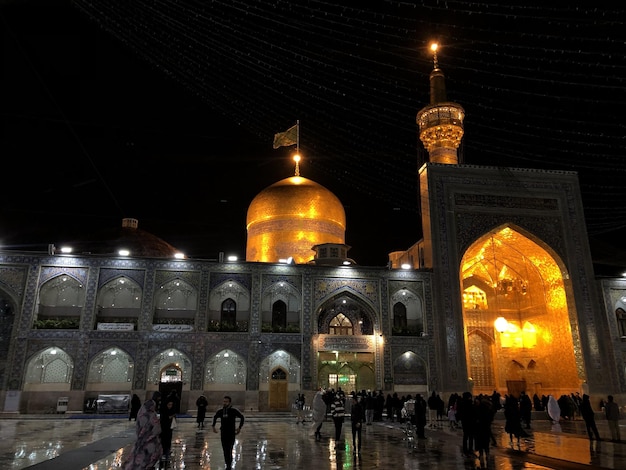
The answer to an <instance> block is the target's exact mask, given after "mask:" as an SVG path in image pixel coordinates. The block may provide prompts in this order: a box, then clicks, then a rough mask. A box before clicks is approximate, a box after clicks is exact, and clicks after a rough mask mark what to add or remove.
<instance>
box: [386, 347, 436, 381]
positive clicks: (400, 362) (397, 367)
mask: <svg viewBox="0 0 626 470" xmlns="http://www.w3.org/2000/svg"><path fill="white" fill-rule="evenodd" d="M393 382H394V385H400V386H406V385H410V386H422V387H426V386H427V385H428V367H427V363H426V361H425V360H424V359H423V358H422V357H420V356H418V355H417V354H416V353H415V352H413V351H410V350H408V351H405V352H403V353H402V354H400V355H398V356H397V357H395V358H394V360H393Z"/></svg>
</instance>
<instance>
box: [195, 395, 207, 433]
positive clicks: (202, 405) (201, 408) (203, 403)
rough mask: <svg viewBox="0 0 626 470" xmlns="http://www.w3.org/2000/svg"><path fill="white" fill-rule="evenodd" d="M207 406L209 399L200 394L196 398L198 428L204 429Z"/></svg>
mask: <svg viewBox="0 0 626 470" xmlns="http://www.w3.org/2000/svg"><path fill="white" fill-rule="evenodd" d="M208 406H209V401H208V400H207V399H206V397H205V396H204V395H200V396H199V397H198V399H197V400H196V408H197V409H198V413H197V415H196V423H198V428H200V429H204V419H205V418H206V409H207V407H208Z"/></svg>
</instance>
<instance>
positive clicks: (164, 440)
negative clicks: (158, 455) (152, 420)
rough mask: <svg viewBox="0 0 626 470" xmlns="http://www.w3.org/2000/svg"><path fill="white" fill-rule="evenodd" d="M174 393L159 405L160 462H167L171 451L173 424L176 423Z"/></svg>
mask: <svg viewBox="0 0 626 470" xmlns="http://www.w3.org/2000/svg"><path fill="white" fill-rule="evenodd" d="M176 396H177V395H176V393H174V394H172V393H170V394H168V396H167V398H166V399H165V400H163V403H162V405H161V412H160V420H161V445H162V446H163V457H162V460H169V458H170V453H171V450H172V436H173V434H174V426H173V423H174V422H175V421H176V419H175V418H176Z"/></svg>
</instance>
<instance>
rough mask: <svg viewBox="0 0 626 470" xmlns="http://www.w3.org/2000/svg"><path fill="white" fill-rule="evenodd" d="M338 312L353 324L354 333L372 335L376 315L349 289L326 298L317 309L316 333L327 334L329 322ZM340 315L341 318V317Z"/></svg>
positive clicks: (377, 326) (334, 318) (329, 327)
mask: <svg viewBox="0 0 626 470" xmlns="http://www.w3.org/2000/svg"><path fill="white" fill-rule="evenodd" d="M338 314H342V315H343V317H345V319H346V320H347V321H348V322H349V323H350V324H351V325H352V326H353V329H352V334H354V335H373V334H374V328H375V326H376V328H380V326H379V325H377V324H376V322H377V320H376V318H377V317H376V315H375V314H374V312H373V311H372V310H371V308H370V307H369V304H368V303H367V302H365V301H364V300H363V299H362V298H360V297H359V296H357V295H355V294H354V293H353V292H351V291H349V290H343V291H340V292H338V293H337V294H336V295H334V296H332V297H331V298H329V299H328V300H326V301H325V302H324V303H323V304H322V305H320V307H319V308H318V309H317V328H318V333H321V334H329V332H330V329H331V322H332V321H334V320H336V319H337V316H338ZM343 317H341V318H343Z"/></svg>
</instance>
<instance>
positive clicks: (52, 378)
mask: <svg viewBox="0 0 626 470" xmlns="http://www.w3.org/2000/svg"><path fill="white" fill-rule="evenodd" d="M73 373H74V360H73V359H72V357H71V356H70V355H69V354H68V353H66V352H65V351H64V350H63V349H61V348H58V347H55V346H53V347H49V348H46V349H42V350H41V351H39V352H37V353H35V354H33V356H31V358H30V359H29V360H28V362H27V363H26V370H25V374H24V390H25V391H27V390H52V389H53V388H52V387H54V389H55V390H69V389H70V383H71V381H72V375H73ZM55 385H56V386H55Z"/></svg>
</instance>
